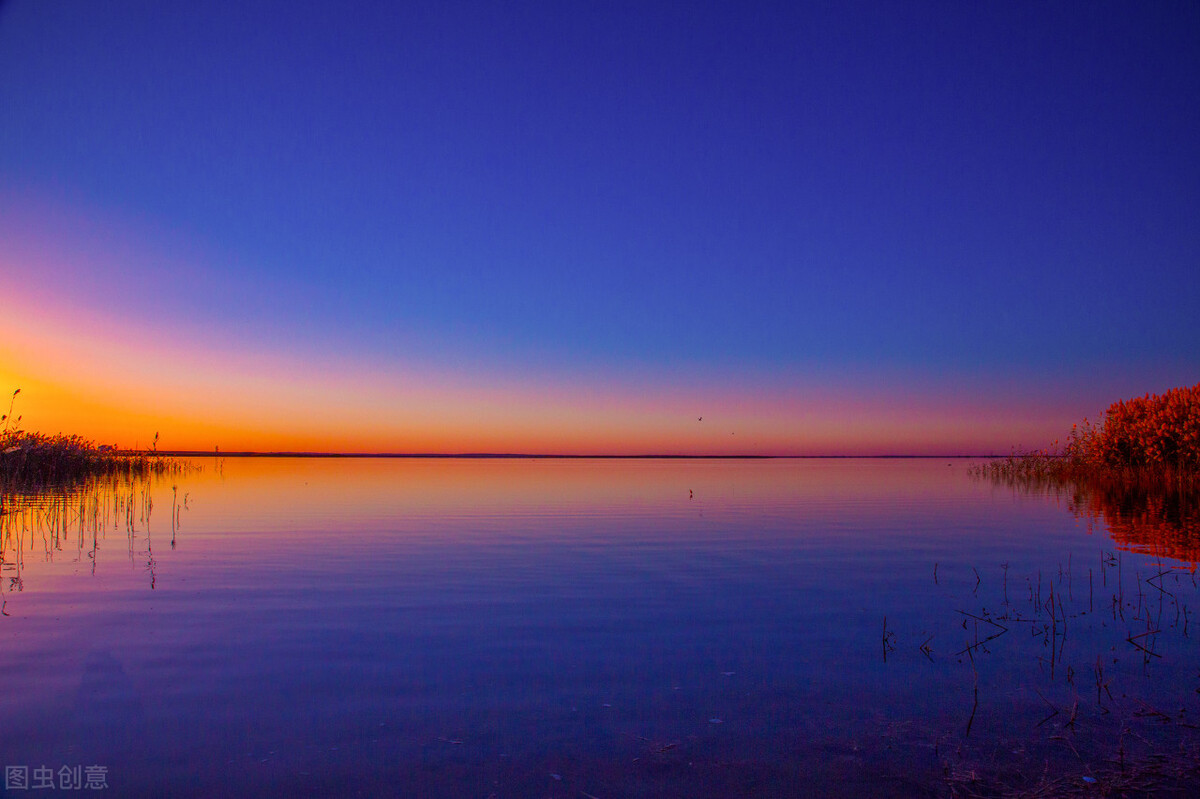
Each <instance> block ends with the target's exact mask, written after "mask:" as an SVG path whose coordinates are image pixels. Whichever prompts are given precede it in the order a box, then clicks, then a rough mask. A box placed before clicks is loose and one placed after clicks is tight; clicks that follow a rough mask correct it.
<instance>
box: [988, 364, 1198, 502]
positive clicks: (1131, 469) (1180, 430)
mask: <svg viewBox="0 0 1200 799" xmlns="http://www.w3.org/2000/svg"><path fill="white" fill-rule="evenodd" d="M978 471H979V473H981V474H983V475H985V476H988V477H993V478H998V479H1000V480H1004V481H1009V482H1019V483H1035V484H1038V483H1040V484H1067V483H1073V484H1077V485H1083V484H1087V485H1095V486H1104V485H1106V484H1107V485H1109V486H1114V485H1120V486H1140V487H1142V488H1143V489H1151V488H1153V487H1155V486H1168V485H1171V486H1179V487H1183V488H1186V489H1189V490H1193V491H1194V490H1197V489H1200V384H1197V385H1195V386H1192V387H1191V388H1174V389H1171V390H1170V391H1167V392H1166V393H1164V394H1146V395H1145V396H1143V397H1137V398H1134V399H1130V400H1121V401H1119V402H1114V403H1113V404H1112V405H1110V406H1109V407H1108V410H1107V411H1105V413H1104V416H1103V418H1102V419H1101V420H1100V421H1099V422H1097V423H1095V424H1093V423H1091V422H1090V421H1088V420H1087V419H1084V420H1083V422H1082V424H1076V425H1073V426H1072V428H1071V432H1070V434H1069V436H1068V437H1067V440H1066V443H1065V444H1063V445H1062V446H1061V447H1060V446H1059V442H1057V441H1056V442H1055V443H1054V445H1053V446H1051V447H1050V448H1048V449H1044V450H1035V451H1033V452H1023V453H1013V454H1012V455H1009V456H1008V457H1007V458H1003V459H1000V460H996V461H992V462H991V463H988V464H986V465H984V466H982V467H979V470H978Z"/></svg>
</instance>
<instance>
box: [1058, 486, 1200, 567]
mask: <svg viewBox="0 0 1200 799" xmlns="http://www.w3.org/2000/svg"><path fill="white" fill-rule="evenodd" d="M1069 505H1070V508H1071V511H1072V512H1073V513H1074V514H1075V516H1076V517H1077V518H1080V519H1086V520H1087V521H1088V524H1089V526H1100V527H1102V528H1104V529H1106V530H1107V532H1108V534H1109V535H1110V536H1112V538H1113V540H1114V541H1116V542H1117V546H1118V547H1119V548H1121V549H1124V550H1126V551H1129V552H1139V553H1142V554H1146V555H1155V556H1160V557H1167V558H1174V559H1175V560H1181V561H1186V562H1188V563H1190V564H1191V568H1192V570H1193V571H1194V570H1195V569H1196V565H1197V563H1200V496H1197V492H1196V491H1195V489H1194V488H1188V487H1186V486H1182V485H1170V484H1168V485H1145V484H1133V485H1129V484H1118V483H1112V482H1101V483H1097V484H1091V485H1083V486H1075V487H1074V491H1073V493H1072V495H1071V497H1070V498H1069Z"/></svg>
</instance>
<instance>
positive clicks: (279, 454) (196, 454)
mask: <svg viewBox="0 0 1200 799" xmlns="http://www.w3.org/2000/svg"><path fill="white" fill-rule="evenodd" d="M121 452H123V453H125V454H136V455H162V456H166V457H173V458H413V459H439V458H442V459H445V458H461V459H464V460H465V459H514V460H515V459H531V458H540V459H547V460H589V459H591V460H597V459H605V460H656V459H660V460H788V459H790V460H822V459H824V460H839V459H840V460H849V459H854V458H859V459H876V460H878V459H901V460H903V459H917V458H925V459H931V458H948V459H951V460H954V459H958V460H969V459H978V458H1003V457H1005V456H1004V455H998V454H994V453H993V454H976V455H971V454H957V455H948V454H941V455H939V454H933V455H919V454H901V455H886V454H874V455H761V454H740V455H684V454H671V453H641V454H634V455H611V454H582V455H578V454H566V453H548V452H286V451H273V452H257V451H252V450H241V451H230V452H221V451H220V450H162V451H146V450H121Z"/></svg>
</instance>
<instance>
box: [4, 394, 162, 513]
mask: <svg viewBox="0 0 1200 799" xmlns="http://www.w3.org/2000/svg"><path fill="white" fill-rule="evenodd" d="M20 392H21V390H20V389H17V390H16V391H14V392H13V394H12V401H10V403H9V412H8V413H7V414H4V416H3V417H0V420H2V421H3V422H4V425H3V428H2V429H0V498H2V497H3V496H4V495H14V494H22V493H24V494H28V493H37V492H39V491H44V490H46V489H50V488H58V487H69V486H72V485H76V484H81V483H83V482H85V481H87V480H89V479H93V478H97V477H144V476H151V475H163V474H172V473H176V472H178V471H180V470H182V469H183V466H182V464H181V463H180V462H179V461H177V460H176V459H174V458H170V457H167V456H163V455H159V454H158V452H157V451H156V449H151V450H144V451H130V450H120V449H117V448H116V447H112V446H107V445H97V444H96V443H95V442H93V441H90V440H88V439H85V438H83V437H81V436H77V435H65V434H61V433H60V434H57V435H46V434H44V433H32V432H28V431H25V430H22V429H21V428H20V417H17V418H16V419H14V418H13V415H12V409H13V404H14V403H15V401H16V397H17V395H18V394H19V393H20ZM157 440H158V436H157V435H156V436H155V442H156V443H157Z"/></svg>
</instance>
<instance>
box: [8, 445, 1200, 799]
mask: <svg viewBox="0 0 1200 799" xmlns="http://www.w3.org/2000/svg"><path fill="white" fill-rule="evenodd" d="M971 464H972V462H971V461H967V460H946V459H812V460H808V459H795V460H793V459H769V460H702V459H699V460H669V459H661V460H655V459H646V460H625V459H611V460H610V459H561V460H560V459H357V458H336V459H335V458H328V459H327V458H279V459H274V458H227V459H223V460H217V459H212V458H209V459H197V460H195V461H194V467H195V468H194V469H193V470H192V471H190V472H189V473H187V474H185V475H182V476H178V477H167V478H165V479H163V478H160V479H157V480H155V481H153V482H152V483H139V484H135V485H109V486H94V487H92V488H91V489H89V490H86V491H84V492H82V493H79V494H73V495H70V496H58V497H41V498H37V497H34V498H9V500H8V501H7V504H6V508H5V509H6V511H7V512H6V513H5V515H4V516H2V517H0V525H2V527H0V533H2V535H3V574H2V577H3V586H2V590H3V593H2V595H0V596H2V601H3V616H2V617H0V641H2V643H0V673H2V674H3V675H4V690H3V694H2V696H3V703H2V705H0V752H2V753H3V760H4V764H5V766H6V774H5V777H6V780H7V787H8V789H9V791H8V793H9V794H10V795H22V796H24V795H28V793H27V792H26V791H23V790H20V788H19V782H20V780H21V779H25V780H27V784H28V787H29V788H30V789H31V790H33V789H38V788H39V785H38V781H40V783H41V785H40V788H41V789H48V788H49V787H50V785H53V787H54V788H55V789H56V790H57V791H59V792H65V791H68V790H72V789H73V788H74V787H75V786H76V785H77V784H78V785H80V787H81V788H82V789H84V790H87V789H88V787H89V781H90V787H92V788H101V785H102V786H103V787H102V788H101V789H102V790H105V791H107V792H108V793H110V794H111V795H113V796H122V797H124V796H164V795H170V796H185V797H190V796H195V797H219V796H268V795H286V796H428V797H441V796H445V797H457V796H477V797H488V796H496V797H525V796H537V797H546V796H559V797H598V798H599V799H611V798H612V797H629V796H634V797H657V796H664V797H666V796H672V797H673V796H694V797H734V796H807V795H812V796H904V797H907V796H952V795H960V796H971V795H997V796H998V795H1005V793H1006V792H1008V793H1009V794H1012V793H1019V792H1020V791H1027V792H1033V791H1042V793H1039V794H1038V795H1047V796H1049V795H1092V794H1091V793H1085V792H1087V791H1099V790H1101V789H1107V790H1110V791H1117V790H1124V791H1126V792H1128V793H1129V794H1130V795H1137V791H1139V790H1145V789H1154V790H1156V791H1158V793H1156V794H1155V795H1173V794H1172V793H1171V791H1176V792H1177V793H1178V795H1187V794H1188V793H1189V792H1191V791H1194V790H1195V789H1196V787H1197V786H1198V785H1200V772H1197V770H1196V767H1197V763H1200V757H1198V756H1197V753H1198V752H1200V734H1198V733H1200V730H1198V729H1197V725H1200V618H1198V617H1197V612H1198V611H1200V588H1198V587H1197V576H1196V573H1195V562H1194V561H1195V558H1196V551H1197V543H1198V542H1200V536H1198V535H1197V525H1196V523H1195V519H1196V515H1195V507H1194V506H1192V507H1190V508H1189V507H1184V508H1183V509H1182V510H1180V509H1179V508H1168V509H1166V510H1165V511H1164V510H1163V509H1162V508H1157V511H1156V510H1155V508H1156V507H1157V506H1154V505H1153V503H1151V505H1150V506H1149V507H1148V508H1147V507H1141V506H1138V507H1131V506H1128V503H1121V502H1111V503H1109V504H1107V505H1105V504H1103V503H1101V504H1100V505H1096V504H1095V503H1092V504H1089V502H1088V500H1087V499H1086V498H1080V497H1078V496H1071V495H1069V494H1065V493H1062V492H1057V493H1056V492H1054V491H1052V490H1032V489H1021V488H1019V487H1012V486H1004V485H998V484H996V483H992V482H988V481H984V480H980V479H978V478H972V477H970V476H969V475H968V473H967V472H968V468H969V466H970V465H971ZM22 769H23V771H22ZM46 792H47V793H54V791H48V790H46ZM1055 792H1058V793H1055ZM1097 795H1099V794H1097Z"/></svg>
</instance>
